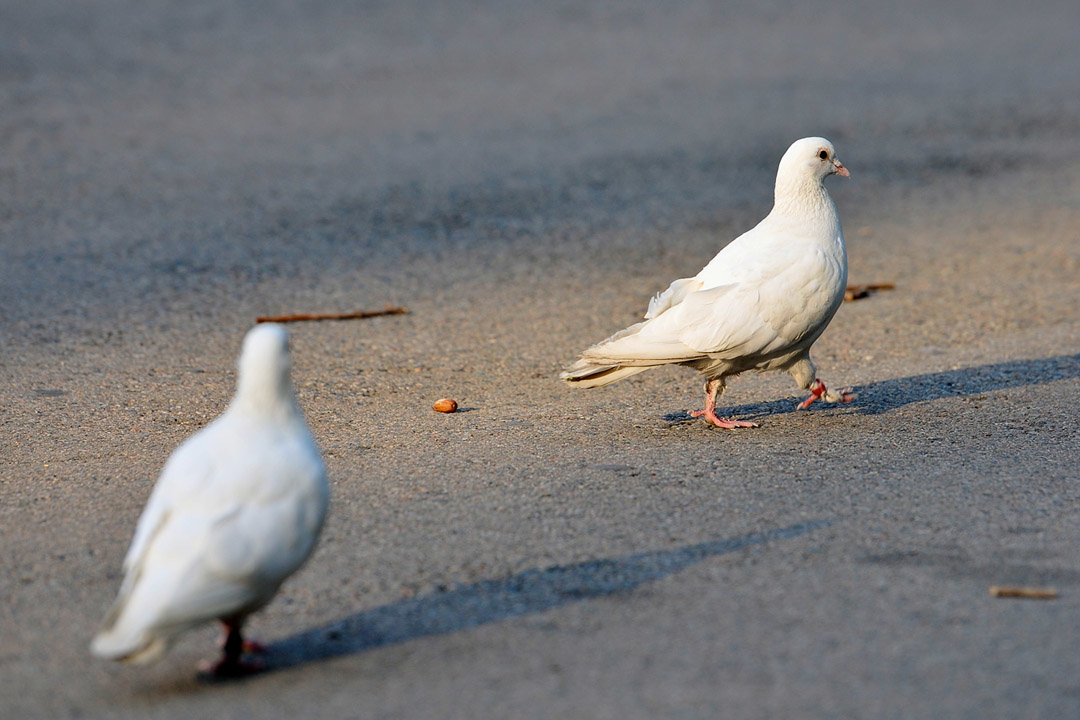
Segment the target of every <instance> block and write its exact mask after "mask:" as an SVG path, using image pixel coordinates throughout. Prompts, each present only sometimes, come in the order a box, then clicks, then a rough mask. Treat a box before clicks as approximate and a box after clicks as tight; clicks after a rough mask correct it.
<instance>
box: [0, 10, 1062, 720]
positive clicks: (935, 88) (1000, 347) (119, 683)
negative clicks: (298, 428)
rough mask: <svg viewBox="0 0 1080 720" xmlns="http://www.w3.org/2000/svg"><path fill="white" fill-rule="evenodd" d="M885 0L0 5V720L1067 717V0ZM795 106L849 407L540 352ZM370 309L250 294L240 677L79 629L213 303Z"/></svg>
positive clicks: (752, 191)
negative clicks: (270, 386)
mask: <svg viewBox="0 0 1080 720" xmlns="http://www.w3.org/2000/svg"><path fill="white" fill-rule="evenodd" d="M891 5H892V4H887V3H865V2H849V3H844V2H838V3H830V4H829V9H827V10H818V11H809V10H806V11H798V12H792V11H790V10H788V9H786V8H785V7H784V4H780V3H777V4H772V3H764V2H754V3H740V4H738V6H736V7H725V6H722V5H721V4H714V3H704V2H688V3H680V4H678V5H677V6H676V7H672V6H669V5H664V6H663V8H662V9H657V8H656V7H654V4H653V3H649V2H628V3H611V4H595V5H588V6H586V7H582V6H581V5H580V4H579V3H570V2H567V3H524V2H516V1H511V2H494V1H493V0H477V1H476V2H469V3H445V4H439V3H426V2H425V3H416V2H402V3H392V4H390V3H388V4H379V5H375V4H364V5H363V6H362V7H354V6H352V5H351V4H344V3H342V4H340V5H339V4H337V3H329V2H326V3H324V2H305V3H296V2H266V3H254V2H252V3H246V2H219V1H214V2H209V1H202V0H197V1H195V2H188V3H165V2H156V1H154V2H147V1H145V0H143V1H140V2H125V1H121V0H117V1H116V2H102V3H75V4H71V3H61V2H49V1H42V0H33V1H31V0H25V1H23V2H19V1H16V0H13V1H10V2H4V3H2V5H0V403H2V407H3V414H2V420H0V423H2V427H3V443H2V447H3V451H2V454H0V482H2V485H0V487H2V497H3V501H2V504H0V513H2V517H0V539H2V545H3V548H4V552H3V553H2V554H0V595H2V597H3V598H4V600H5V602H3V603H2V604H0V638H2V643H0V646H2V647H0V715H3V716H4V717H12V718H14V717H49V718H57V717H83V718H96V717H132V718H192V717H215V718H240V717H244V718H250V717H267V718H270V717H276V718H297V717H303V718H344V717H364V718H428V717H431V718H511V717H512V718H570V717H573V718H621V719H625V718H661V717H664V718H666V717H672V718H710V717H725V718H775V717H793V718H835V717H867V718H878V719H880V718H941V717H967V718H985V717H1020V718H1044V717H1077V716H1080V654H1078V653H1077V652H1076V647H1077V641H1078V634H1077V618H1078V617H1080V559H1078V558H1080V554H1078V552H1077V550H1078V548H1080V505H1078V502H1077V501H1078V499H1080V485H1078V483H1077V479H1078V477H1077V476H1078V472H1077V447H1078V446H1080V443H1078V441H1080V431H1078V429H1077V406H1078V403H1080V315H1078V310H1077V308H1078V307H1080V54H1078V53H1077V52H1076V51H1075V48H1076V47H1077V46H1078V45H1080V10H1077V7H1076V4H1075V2H1060V3H1038V2H1037V3H1034V4H1032V3H1028V4H1026V5H1024V6H1023V7H1022V8H1016V9H1013V8H1011V7H1010V5H1011V4H1009V3H1004V2H996V3H984V4H983V5H982V6H980V9H979V10H978V11H977V12H976V11H974V10H972V9H971V6H970V4H969V3H959V2H946V3H942V2H922V3H916V4H915V5H914V6H911V5H909V6H907V7H904V8H900V7H897V8H892V7H891ZM812 134H822V135H825V136H827V137H829V138H831V139H832V140H833V141H834V142H835V144H836V146H837V148H838V152H839V156H840V158H841V159H842V160H843V161H844V163H845V164H846V165H847V166H848V167H849V168H850V169H851V171H852V176H853V179H852V180H851V181H843V180H841V179H839V178H834V179H832V180H830V184H829V187H830V189H831V192H832V194H833V197H834V198H835V200H836V203H837V205H838V207H839V210H840V213H841V217H842V220H843V222H844V226H845V228H846V234H847V237H848V248H849V254H850V263H851V274H850V277H851V281H852V282H856V283H868V282H882V281H887V282H893V283H895V284H896V289H895V290H893V291H891V292H882V293H879V294H877V295H874V296H872V297H869V298H867V299H864V300H860V301H858V302H854V303H847V304H845V305H844V307H842V308H841V310H840V312H839V313H838V315H837V317H836V319H835V320H834V322H833V324H832V325H831V326H830V328H829V330H828V331H827V332H826V333H825V335H824V336H823V337H822V339H821V341H820V342H819V343H818V345H817V346H816V353H815V354H816V358H817V360H818V365H819V370H820V372H821V373H822V377H823V378H824V379H825V380H826V382H828V383H830V384H835V385H843V384H852V385H855V386H856V387H857V390H858V392H859V393H860V396H859V399H858V401H857V402H855V403H854V404H852V405H850V406H842V407H838V406H818V407H814V408H813V409H812V410H810V411H796V410H795V403H796V402H797V400H798V399H799V397H798V396H797V395H796V388H795V387H794V385H793V383H792V382H791V380H790V378H787V377H786V376H777V375H774V376H753V377H746V378H741V379H739V380H737V381H736V382H734V383H733V385H732V387H731V389H730V390H729V394H728V395H727V396H726V397H725V401H726V402H727V403H729V404H730V405H731V406H733V410H734V412H735V413H737V414H740V415H743V416H747V417H751V418H754V419H756V420H758V421H759V422H760V423H761V428H759V429H756V430H752V431H746V432H730V431H728V432H725V431H717V430H715V429H711V428H709V427H706V426H705V425H704V424H703V423H701V422H695V421H690V419H689V417H688V415H687V414H686V413H687V411H688V410H690V409H693V408H695V407H697V406H698V404H699V403H700V400H701V398H700V396H699V392H700V383H699V380H698V378H697V377H696V376H695V375H694V374H693V373H692V372H690V371H688V370H685V369H680V368H666V369H662V370H657V371H654V372H650V373H645V374H643V375H641V376H638V377H637V378H635V379H632V380H629V381H626V382H623V383H620V384H618V385H615V386H612V387H610V388H607V389H603V390H595V391H581V390H574V389H573V388H567V387H563V386H562V385H561V384H560V383H559V382H558V381H557V380H556V379H555V378H556V374H557V371H558V369H559V368H560V367H561V366H562V365H563V364H565V363H567V362H569V361H570V360H571V359H572V358H573V357H574V355H575V354H576V353H577V352H578V351H580V350H581V349H583V348H584V347H585V346H587V345H588V344H590V343H591V342H593V341H595V340H598V339H600V338H602V337H605V336H606V335H607V334H609V333H610V332H612V331H614V330H616V329H618V328H621V327H623V326H625V325H626V324H629V323H630V322H632V321H634V319H635V317H637V316H638V315H639V314H640V313H641V311H642V310H643V309H644V307H645V305H646V303H647V301H648V298H649V296H650V295H651V294H652V293H654V292H656V291H657V290H659V289H662V288H663V287H665V286H666V285H667V283H668V282H669V281H670V280H671V279H673V278H675V277H680V276H686V275H689V274H692V273H694V272H696V271H697V270H698V269H699V268H700V267H701V266H702V265H703V264H704V263H705V262H706V261H707V260H708V259H709V258H710V257H711V256H712V255H713V254H714V253H715V252H716V251H717V250H718V249H719V248H720V247H721V246H722V245H723V244H725V243H726V242H727V241H728V240H730V239H731V238H732V237H734V236H735V235H737V234H738V233H740V232H742V231H743V230H745V229H747V228H749V227H750V226H751V225H753V224H754V223H755V222H756V221H757V220H758V219H759V218H760V217H761V216H762V215H763V214H764V213H765V212H767V210H768V208H769V205H770V203H771V192H772V181H773V177H774V172H775V166H776V162H777V161H778V159H779V157H780V155H781V154H782V152H783V151H784V149H785V148H786V147H787V145H788V144H789V143H790V142H791V141H792V140H794V139H795V138H797V137H801V136H805V135H812ZM387 303H392V304H401V305H405V306H407V307H408V308H409V309H410V310H411V313H410V314H409V315H405V316H398V317H384V318H376V319H372V320H363V321H353V322H339V323H308V324H297V325H295V326H292V327H291V330H292V333H293V341H294V366H295V372H294V375H295V381H296V385H297V388H298V393H299V397H300V400H301V403H302V405H303V407H304V409H305V411H306V413H307V415H308V418H309V421H310V424H311V426H312V430H313V432H314V434H315V436H316V439H317V440H318V442H319V444H320V446H321V448H322V449H323V451H324V455H325V459H326V461H327V465H328V468H329V472H330V476H331V479H332V492H333V500H332V508H331V516H330V519H329V520H328V524H327V527H326V529H325V532H324V534H323V537H322V541H321V544H320V546H319V548H318V550H317V552H316V553H315V555H314V556H313V558H312V559H311V561H310V562H309V564H308V565H307V566H306V567H305V568H304V569H303V570H302V571H301V572H300V573H299V574H297V575H296V576H295V577H294V578H292V579H291V580H290V581H289V582H288V583H287V584H286V585H285V587H284V588H283V589H282V592H281V594H280V595H279V596H278V597H277V598H276V599H275V600H274V601H273V603H271V605H270V606H268V607H267V609H266V610H265V611H264V612H263V613H261V614H260V615H258V616H256V617H255V618H254V619H253V621H252V623H251V631H252V633H253V634H255V635H257V636H258V637H260V638H261V639H262V640H263V641H264V642H267V643H269V645H270V655H269V663H270V666H271V669H272V672H269V673H267V674H266V675H264V676H260V677H258V678H255V679H251V680H249V681H245V682H240V683H232V684H224V685H221V684H218V685H208V684H205V683H201V682H199V681H197V680H196V679H195V676H194V666H195V664H196V663H197V661H198V660H200V659H202V658H205V657H207V656H208V655H210V654H212V651H213V648H214V640H215V636H216V630H215V629H213V628H210V627H207V628H206V629H205V630H202V631H198V632H194V633H192V634H190V635H189V636H187V637H186V638H185V639H184V640H183V641H182V642H181V643H180V644H179V645H178V646H177V647H176V648H175V650H174V651H173V652H172V653H171V654H170V655H169V656H168V657H167V659H166V660H165V661H163V662H162V663H160V664H158V665H154V666H151V667H148V668H131V667H125V666H119V665H114V664H110V663H106V662H102V661H98V660H95V659H93V658H92V657H90V656H89V653H88V651H87V642H88V641H89V638H90V636H91V635H92V634H93V632H94V631H95V629H96V628H97V626H98V623H99V622H100V620H101V618H102V616H103V615H104V613H105V610H106V609H107V607H108V605H109V603H110V601H111V600H112V597H113V595H114V593H115V591H116V588H117V586H118V582H119V575H118V569H119V565H120V561H121V559H122V557H123V553H124V551H125V550H126V547H127V544H128V542H129V540H130V536H131V533H132V531H133V528H134V523H135V521H136V519H137V517H138V514H139V512H140V510H141V507H142V504H143V503H144V502H145V499H146V497H147V495H148V493H149V491H150V489H151V487H152V481H153V479H154V478H155V477H156V475H157V472H158V471H159V469H160V467H161V465H162V463H163V462H164V460H165V458H166V457H167V456H168V454H169V452H170V451H171V450H172V449H173V448H174V447H175V446H176V445H177V444H178V443H179V442H180V441H181V440H182V439H183V438H185V437H186V436H188V435H189V434H191V433H192V432H193V431H194V430H196V429H197V428H198V427H200V426H202V425H204V424H205V423H206V422H208V421H209V420H210V419H211V418H213V417H214V416H215V415H216V414H217V413H218V412H220V410H221V409H222V408H223V406H224V404H225V403H226V402H227V401H228V398H229V396H230V394H231V392H232V385H233V381H234V376H235V374H234V363H235V357H236V353H237V351H238V349H239V345H240V341H241V339H242V337H243V334H244V332H245V331H246V330H247V329H248V328H249V327H250V325H251V324H252V323H253V321H254V318H255V317H256V316H257V315H263V314H276V313H285V312H300V311H308V312H310V311H344V310H354V309H378V308H381V307H383V306H384V305H385V304H387ZM443 396H452V397H455V398H457V400H458V401H459V403H461V406H462V408H463V409H462V410H461V411H459V412H457V413H455V414H452V415H438V414H436V413H433V412H432V411H431V410H430V407H431V403H432V402H433V401H434V400H435V399H437V398H439V397H443ZM994 584H1027V585H1038V586H1050V587H1054V588H1056V589H1057V590H1058V591H1059V592H1060V597H1059V599H1057V600H1053V601H1043V602H1040V601H1024V600H1003V599H995V598H992V597H990V595H989V593H988V588H989V587H990V586H991V585H994Z"/></svg>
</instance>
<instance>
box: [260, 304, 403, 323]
mask: <svg viewBox="0 0 1080 720" xmlns="http://www.w3.org/2000/svg"><path fill="white" fill-rule="evenodd" d="M408 312H409V309H408V308H404V307H391V306H389V305H388V306H386V307H385V308H384V309H382V310H357V311H356V312H350V313H311V314H305V313H300V314H296V315H275V316H270V317H257V318H255V322H256V323H268V322H272V323H287V322H303V321H308V320H360V319H363V318H371V317H378V316H380V315H405V314H407V313H408Z"/></svg>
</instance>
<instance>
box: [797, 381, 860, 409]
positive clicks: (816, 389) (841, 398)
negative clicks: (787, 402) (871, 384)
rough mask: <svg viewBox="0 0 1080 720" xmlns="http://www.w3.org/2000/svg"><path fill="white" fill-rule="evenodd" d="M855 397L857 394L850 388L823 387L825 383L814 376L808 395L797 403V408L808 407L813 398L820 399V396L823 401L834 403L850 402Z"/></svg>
mask: <svg viewBox="0 0 1080 720" xmlns="http://www.w3.org/2000/svg"><path fill="white" fill-rule="evenodd" d="M856 397H858V395H856V394H855V393H854V392H852V391H851V388H844V389H843V390H835V391H834V390H828V389H826V387H825V383H823V382H821V380H819V379H816V378H815V379H814V384H813V385H811V386H810V397H808V398H806V399H805V400H803V401H802V402H801V403H799V409H800V410H805V409H806V408H808V407H810V405H811V404H812V403H813V402H814V401H815V400H820V399H822V398H824V401H825V402H830V403H835V402H851V401H852V400H854V399H855V398H856Z"/></svg>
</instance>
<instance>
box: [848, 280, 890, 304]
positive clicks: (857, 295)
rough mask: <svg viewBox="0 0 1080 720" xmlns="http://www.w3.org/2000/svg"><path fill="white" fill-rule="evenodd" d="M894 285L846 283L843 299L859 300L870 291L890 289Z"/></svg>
mask: <svg viewBox="0 0 1080 720" xmlns="http://www.w3.org/2000/svg"><path fill="white" fill-rule="evenodd" d="M895 287H896V285H894V284H892V283H876V284H873V285H848V286H847V288H846V289H845V290H844V299H845V300H860V299H862V298H864V297H866V296H867V295H869V294H870V293H873V292H876V291H878V290H892V289H893V288H895Z"/></svg>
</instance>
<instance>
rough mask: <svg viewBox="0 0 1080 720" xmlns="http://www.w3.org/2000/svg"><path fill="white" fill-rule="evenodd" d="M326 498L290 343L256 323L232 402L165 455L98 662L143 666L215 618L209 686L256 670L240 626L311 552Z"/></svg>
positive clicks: (101, 638) (99, 644)
mask: <svg viewBox="0 0 1080 720" xmlns="http://www.w3.org/2000/svg"><path fill="white" fill-rule="evenodd" d="M329 498H330V491H329V487H328V486H327V481H326V473H325V471H324V468H323V462H322V459H321V458H320V457H319V451H318V449H317V448H316V446H315V441H314V440H313V439H312V437H311V433H310V432H309V431H308V427H307V424H306V423H305V421H304V416H303V414H302V413H301V411H300V408H299V407H298V405H297V403H296V398H295V395H294V393H293V387H292V381H291V379H290V359H289V341H288V334H287V333H286V332H285V330H284V328H282V327H281V326H280V325H272V324H264V325H257V326H256V327H255V328H253V329H252V330H251V331H250V332H248V334H247V337H246V338H245V339H244V348H243V352H242V353H241V355H240V362H239V375H238V378H237V389H236V395H235V397H234V398H233V400H232V403H230V405H229V407H228V408H227V409H226V410H225V412H224V413H223V414H222V415H221V416H220V417H219V418H217V419H216V420H215V421H214V422H212V423H211V424H210V425H208V426H206V427H205V428H203V429H202V430H200V431H199V432H197V433H195V434H194V435H193V436H191V437H190V438H188V439H187V440H186V441H185V442H183V443H182V444H181V445H180V447H178V448H177V449H176V450H175V451H174V452H173V454H172V456H171V457H169V460H168V462H167V463H166V464H165V468H164V469H163V470H162V472H161V477H160V478H159V479H158V482H157V485H156V486H155V487H154V490H153V492H152V493H151V495H150V500H149V501H148V502H147V504H146V508H145V509H144V510H143V514H142V517H141V518H140V519H139V524H138V527H137V528H136V530H135V538H134V540H132V543H131V548H130V549H129V550H128V554H127V557H125V559H124V580H123V583H122V584H121V586H120V592H119V595H118V597H117V599H116V602H115V603H114V604H113V607H112V609H111V610H110V611H109V614H108V616H107V617H106V618H105V623H104V628H103V629H102V630H101V632H100V633H98V635H97V636H96V637H95V638H94V639H93V642H92V643H91V645H90V649H91V651H92V652H93V653H94V654H95V655H97V656H99V657H103V658H108V659H112V660H127V661H132V662H136V663H147V662H152V661H154V660H157V659H159V658H160V657H161V656H162V655H163V654H164V653H165V651H166V650H168V648H169V647H170V646H171V645H172V643H173V642H174V641H175V640H176V639H177V636H179V635H180V634H181V633H182V632H184V631H186V630H189V629H191V628H194V627H196V626H197V625H200V624H203V623H206V622H211V621H214V620H220V621H221V622H222V623H223V625H224V628H225V631H226V633H227V635H226V640H225V644H224V657H223V659H222V660H221V661H220V662H218V663H217V664H216V665H214V666H212V667H211V668H210V670H211V672H212V673H214V674H216V675H219V676H232V675H243V674H246V673H248V672H253V671H255V670H257V669H259V667H260V666H259V665H258V664H256V663H248V662H245V661H243V660H242V658H241V656H242V653H243V652H244V651H245V650H252V649H254V650H258V649H259V648H258V646H257V644H255V643H247V642H246V641H245V640H244V639H243V637H242V636H241V627H242V625H243V623H244V620H245V619H246V618H247V616H248V615H250V614H251V613H253V612H255V611H256V610H258V609H259V608H261V607H262V606H263V605H265V604H266V603H267V602H269V601H270V599H271V598H272V597H273V596H274V593H275V592H277V589H278V587H279V586H280V585H281V583H282V582H283V581H284V580H285V578H287V577H288V576H289V575H291V574H292V573H293V572H295V571H296V570H297V569H298V568H299V567H300V566H301V565H302V564H303V563H304V561H305V560H306V559H307V558H308V556H309V555H310V554H311V551H312V550H313V549H314V548H315V541H316V539H317V538H318V536H319V531H320V530H321V528H322V524H323V519H324V518H325V517H326V510H327V505H328V503H329Z"/></svg>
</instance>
